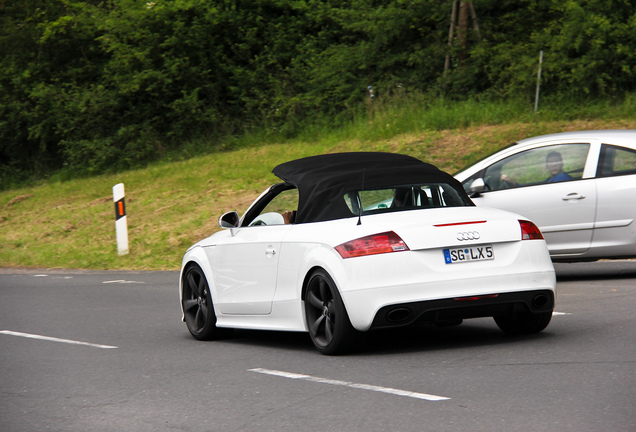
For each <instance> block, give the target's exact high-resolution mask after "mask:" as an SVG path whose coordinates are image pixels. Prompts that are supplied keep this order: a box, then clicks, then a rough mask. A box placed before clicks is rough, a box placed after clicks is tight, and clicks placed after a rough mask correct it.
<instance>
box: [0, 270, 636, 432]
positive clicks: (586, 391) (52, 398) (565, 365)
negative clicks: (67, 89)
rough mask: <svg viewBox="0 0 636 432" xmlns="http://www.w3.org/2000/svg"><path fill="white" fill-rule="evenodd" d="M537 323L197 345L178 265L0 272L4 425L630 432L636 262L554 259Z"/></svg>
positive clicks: (0, 409) (633, 424)
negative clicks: (359, 346) (324, 346)
mask: <svg viewBox="0 0 636 432" xmlns="http://www.w3.org/2000/svg"><path fill="white" fill-rule="evenodd" d="M556 267H557V274H558V278H559V283H558V301H557V308H556V311H557V312H558V313H557V314H555V316H554V317H553V320H552V323H551V324H550V326H549V327H548V328H547V329H546V330H545V331H544V332H543V333H541V334H538V335H533V336H528V337H520V338H512V337H507V336H505V335H503V334H502V333H501V332H499V330H498V329H497V327H496V326H495V324H494V322H493V321H492V320H491V319H478V320H469V321H466V322H465V323H464V324H463V325H461V326H459V327H453V328H445V329H436V328H425V329H407V330H401V331H391V332H382V333H376V334H373V335H372V337H371V338H370V339H369V340H368V341H367V344H366V345H365V347H364V349H363V350H362V351H361V352H359V353H357V354H355V355H349V356H344V357H326V356H322V355H320V354H318V353H317V352H316V351H315V350H314V349H313V347H312V345H311V343H310V341H309V338H308V336H307V335H305V334H301V333H276V332H258V331H238V332H236V333H235V336H234V337H233V338H231V339H229V340H226V341H221V342H197V341H195V340H194V339H192V338H191V337H190V335H189V333H188V332H187V329H186V326H185V324H183V323H182V322H181V321H180V310H179V304H178V295H177V288H176V286H177V279H178V274H177V273H175V272H85V271H62V270H55V271H53V270H48V271H47V270H37V271H35V270H29V271H21V270H12V269H0V392H1V394H0V430H2V431H3V432H11V431H44V430H50V431H274V430H275V431H345V430H346V431H365V432H371V431H389V430H391V431H481V430H485V431H529V430H533V431H577V432H580V431H636V414H635V413H636V406H635V405H636V402H635V400H636V397H635V396H636V373H635V372H636V344H634V340H635V334H636V319H635V314H634V310H636V261H617V262H599V263H586V264H557V266H556Z"/></svg>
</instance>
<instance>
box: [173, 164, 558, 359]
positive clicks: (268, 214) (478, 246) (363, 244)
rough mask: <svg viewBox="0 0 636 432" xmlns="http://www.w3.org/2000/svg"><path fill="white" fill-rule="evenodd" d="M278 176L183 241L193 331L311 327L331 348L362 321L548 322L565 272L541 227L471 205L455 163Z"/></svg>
mask: <svg viewBox="0 0 636 432" xmlns="http://www.w3.org/2000/svg"><path fill="white" fill-rule="evenodd" d="M273 173H274V174H275V175H276V176H278V177H280V178H281V180H282V181H281V182H280V183H277V184H275V185H273V186H271V187H270V188H268V189H267V190H265V192H263V193H262V194H261V196H259V197H258V198H257V199H256V201H254V203H253V204H252V205H251V206H250V207H249V208H248V209H247V211H246V212H245V213H244V214H243V215H242V216H241V217H239V214H238V213H237V212H235V211H232V212H228V213H225V214H223V215H222V216H221V217H220V218H219V225H220V226H221V228H223V230H221V231H219V232H217V233H215V234H213V235H212V236H210V237H208V238H206V239H205V240H202V241H200V242H198V243H196V244H195V245H194V246H192V247H191V248H190V249H188V251H187V252H186V253H185V256H184V257H183V263H182V268H181V276H180V284H179V292H180V298H181V307H182V312H183V320H184V321H185V323H186V325H187V327H188V330H189V331H190V333H191V334H192V336H194V337H195V338H196V339H200V340H211V339H218V338H221V337H226V336H227V335H228V332H229V331H230V330H231V329H236V328H241V329H263V330H285V331H300V332H308V333H309V336H310V337H311V340H312V341H313V343H314V345H315V346H316V348H317V349H318V351H320V352H321V353H323V354H337V353H342V352H345V351H347V350H349V349H350V348H351V347H352V346H354V345H355V341H356V340H357V339H358V336H359V334H360V332H366V331H369V330H373V329H381V328H388V327H399V326H407V325H412V324H424V323H431V324H438V325H448V324H458V323H461V322H462V320H463V319H467V318H478V317H493V318H494V320H495V322H496V324H497V325H498V326H499V328H500V329H501V330H503V331H504V332H506V333H510V334H527V333H534V332H539V331H541V330H543V329H544V328H545V327H546V326H547V325H548V324H549V322H550V319H551V317H552V311H553V309H554V304H555V300H556V279H555V273H554V267H553V265H552V262H551V260H550V256H549V253H548V249H547V247H546V243H545V241H544V239H543V236H542V234H541V232H540V230H539V229H538V228H537V227H536V225H535V224H534V223H532V222H530V221H528V220H524V218H522V217H521V216H518V215H515V214H512V213H509V212H505V211H501V210H495V209H489V208H482V207H476V206H475V205H474V204H473V203H472V201H471V200H470V198H469V197H468V195H467V193H466V192H465V191H464V188H463V187H462V185H461V184H460V183H459V182H458V181H457V180H455V179H454V178H453V177H452V176H451V175H449V174H447V173H445V172H442V171H440V170H439V169H437V168H435V167H434V166H432V165H429V164H427V163H424V162H422V161H420V160H418V159H415V158H412V157H410V156H405V155H399V154H392V153H364V152H362V153H340V154H327V155H321V156H313V157H308V158H304V159H299V160H295V161H291V162H286V163H283V164H281V165H278V166H277V167H275V168H274V170H273Z"/></svg>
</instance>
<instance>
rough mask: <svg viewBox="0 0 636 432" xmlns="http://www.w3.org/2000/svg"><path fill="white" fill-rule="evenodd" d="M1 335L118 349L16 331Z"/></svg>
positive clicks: (5, 331) (4, 331) (2, 332)
mask: <svg viewBox="0 0 636 432" xmlns="http://www.w3.org/2000/svg"><path fill="white" fill-rule="evenodd" d="M0 333H1V334H6V335H9V336H19V337H23V338H30V339H39V340H45V341H51V342H61V343H67V344H73V345H84V346H89V347H93V348H104V349H109V348H117V347H116V346H111V345H99V344H92V343H88V342H80V341H74V340H70V339H59V338H54V337H49V336H41V335H35V334H30V333H20V332H14V331H10V330H2V331H0Z"/></svg>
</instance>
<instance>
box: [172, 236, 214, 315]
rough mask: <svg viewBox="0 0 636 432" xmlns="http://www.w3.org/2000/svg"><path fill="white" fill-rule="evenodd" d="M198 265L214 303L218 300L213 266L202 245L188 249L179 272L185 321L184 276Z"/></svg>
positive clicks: (181, 304) (180, 293) (180, 297)
mask: <svg viewBox="0 0 636 432" xmlns="http://www.w3.org/2000/svg"><path fill="white" fill-rule="evenodd" d="M193 265H197V266H198V267H199V268H200V269H201V270H202V271H203V275H204V276H205V279H206V280H207V283H208V288H209V289H210V296H211V297H212V303H215V301H216V286H215V284H214V278H213V274H212V267H211V266H210V262H209V261H208V259H207V256H206V254H205V251H204V250H203V247H201V246H195V247H193V248H192V249H190V250H188V251H187V252H186V254H185V255H184V257H183V261H182V263H181V271H180V272H179V305H180V307H181V320H182V321H185V313H184V311H183V276H184V274H185V272H186V270H188V269H189V268H190V267H192V266H193Z"/></svg>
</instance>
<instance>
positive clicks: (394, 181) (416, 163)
mask: <svg viewBox="0 0 636 432" xmlns="http://www.w3.org/2000/svg"><path fill="white" fill-rule="evenodd" d="M272 172H273V173H274V174H275V175H276V176H278V177H280V178H281V179H283V180H284V181H285V182H286V183H289V184H291V185H293V186H295V187H296V188H298V210H297V214H296V220H295V223H306V222H319V221H326V220H332V219H342V218H346V217H352V216H356V215H354V214H353V213H352V212H351V210H350V209H349V207H348V206H347V204H346V202H345V194H346V193H347V192H350V191H354V190H363V189H374V188H381V187H390V186H396V185H404V184H417V183H426V182H437V183H447V184H449V185H451V186H453V188H454V189H456V190H457V192H458V193H459V194H460V195H461V196H463V197H465V198H466V200H467V201H468V202H470V199H469V198H468V195H467V194H466V192H465V191H464V188H463V187H462V186H461V184H460V183H459V182H458V181H457V180H455V178H454V177H453V176H451V175H450V174H447V173H445V172H443V171H441V170H439V169H438V168H436V167H435V166H433V165H431V164H428V163H424V162H422V161H420V160H419V159H416V158H414V157H411V156H407V155H402V154H396V153H381V152H357V153H334V154H325V155H319V156H310V157H307V158H303V159H298V160H294V161H290V162H285V163H283V164H280V165H278V166H277V167H275V168H274V169H273V170H272Z"/></svg>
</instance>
